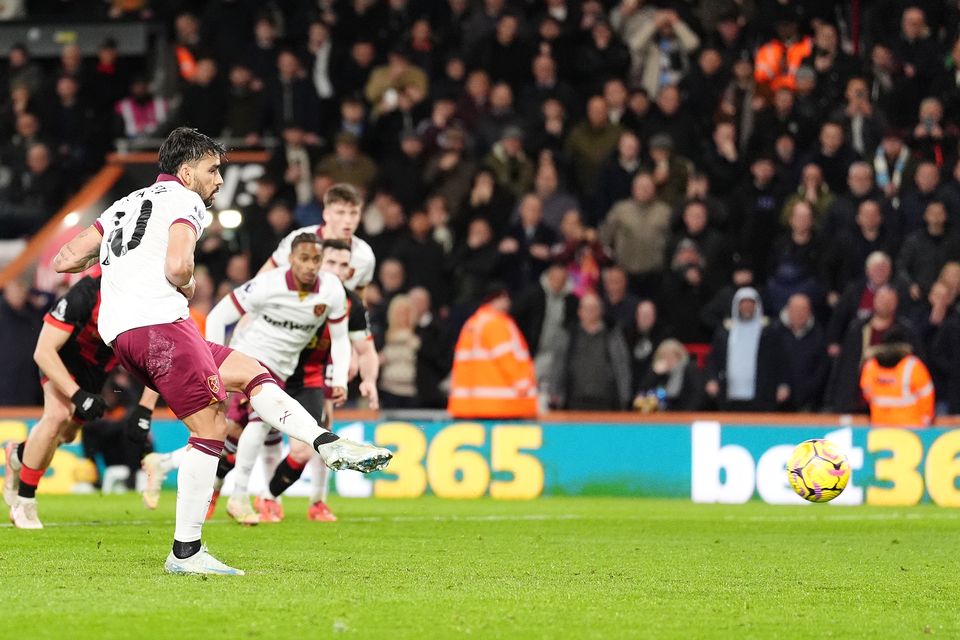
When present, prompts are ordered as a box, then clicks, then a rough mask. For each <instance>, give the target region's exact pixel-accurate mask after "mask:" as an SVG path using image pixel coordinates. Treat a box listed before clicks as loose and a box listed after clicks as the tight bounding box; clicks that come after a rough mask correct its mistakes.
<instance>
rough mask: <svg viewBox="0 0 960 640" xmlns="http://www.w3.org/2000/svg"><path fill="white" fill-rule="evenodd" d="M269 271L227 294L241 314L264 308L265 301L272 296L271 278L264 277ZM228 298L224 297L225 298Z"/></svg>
mask: <svg viewBox="0 0 960 640" xmlns="http://www.w3.org/2000/svg"><path fill="white" fill-rule="evenodd" d="M268 273H269V272H268ZM268 273H265V274H261V275H260V276H257V277H256V278H254V279H253V280H250V281H249V282H247V283H246V284H242V285H240V286H239V287H237V288H236V289H234V290H233V291H231V292H230V295H229V296H227V297H228V298H230V301H231V302H232V304H233V306H235V307H236V308H237V311H239V312H240V313H241V314H244V313H255V312H257V311H259V310H260V309H262V308H263V305H264V303H265V302H266V300H267V299H268V298H269V296H270V289H271V286H270V282H269V280H270V278H265V277H263V276H266V275H268ZM226 299H227V298H224V300H226ZM221 302H222V301H221Z"/></svg>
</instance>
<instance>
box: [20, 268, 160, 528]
mask: <svg viewBox="0 0 960 640" xmlns="http://www.w3.org/2000/svg"><path fill="white" fill-rule="evenodd" d="M99 317H100V277H99V276H97V277H90V276H88V277H86V278H83V279H82V280H80V281H79V282H77V283H76V284H75V285H74V286H73V287H72V288H71V289H70V290H69V291H67V293H66V294H65V295H64V296H63V297H62V298H60V299H59V300H58V301H57V303H56V304H55V305H54V306H53V309H52V310H51V311H50V312H49V313H47V315H46V316H44V318H43V320H44V324H43V328H42V329H41V330H40V336H39V338H38V339H37V346H36V349H35V350H34V354H33V359H34V360H35V361H36V363H37V366H39V367H40V372H41V378H40V385H41V386H42V387H43V415H42V416H41V417H40V421H39V422H37V424H36V425H35V426H34V428H33V430H32V431H30V435H29V436H28V437H27V439H26V441H24V442H21V443H19V444H16V443H13V442H11V443H8V444H7V445H6V460H7V462H6V464H7V469H6V472H5V475H4V488H3V497H4V500H6V502H7V504H8V505H9V506H10V519H11V520H12V521H13V524H14V525H15V526H16V527H17V528H20V529H41V528H43V525H42V524H41V523H40V520H39V519H38V518H37V503H36V492H37V485H38V484H39V483H40V478H42V477H43V474H44V473H45V472H46V470H47V467H48V466H49V465H50V461H51V460H52V459H53V454H54V452H55V451H56V449H57V446H58V445H59V444H60V443H61V442H72V441H73V439H74V437H75V436H76V432H77V428H78V427H79V426H80V425H82V424H83V423H84V422H86V421H89V420H95V419H97V418H99V417H100V416H101V415H103V412H104V411H105V410H106V408H107V403H106V401H104V399H103V397H102V396H101V395H100V392H101V391H102V389H103V385H104V383H105V382H106V379H107V375H108V374H109V372H110V370H111V369H113V368H114V367H115V366H116V364H117V359H116V357H115V356H114V354H113V349H111V348H110V347H108V346H107V345H106V344H104V342H103V340H102V339H101V338H100V333H99V331H98V327H97V323H98V320H99ZM157 397H158V396H157V394H156V393H154V392H153V391H150V390H145V391H144V394H143V396H142V397H141V399H140V405H139V406H138V407H137V408H136V409H135V410H134V411H133V412H132V414H131V416H130V417H129V418H128V423H127V426H128V429H127V433H128V436H129V437H130V438H131V439H134V440H139V441H143V440H146V437H147V434H148V433H149V429H150V418H151V416H152V412H153V408H154V406H155V405H156V402H157Z"/></svg>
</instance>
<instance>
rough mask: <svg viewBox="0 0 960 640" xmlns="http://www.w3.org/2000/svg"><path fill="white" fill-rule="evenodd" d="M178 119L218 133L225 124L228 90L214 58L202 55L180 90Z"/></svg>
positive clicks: (206, 130) (194, 126)
mask: <svg viewBox="0 0 960 640" xmlns="http://www.w3.org/2000/svg"><path fill="white" fill-rule="evenodd" d="M182 96H183V99H182V102H181V104H180V111H179V113H178V116H179V117H178V119H179V121H180V122H181V123H182V124H184V125H188V126H191V127H193V128H195V129H198V130H200V132H202V133H205V134H207V135H213V136H217V135H220V133H221V132H222V131H223V129H224V126H225V125H226V111H227V106H228V105H227V91H226V87H225V86H224V83H223V80H222V78H221V77H220V74H219V70H218V69H217V63H216V62H215V61H214V60H213V58H208V57H201V58H199V59H197V61H196V65H195V67H194V70H193V72H192V73H191V74H190V77H189V78H188V79H187V80H186V87H185V88H184V89H183V91H182Z"/></svg>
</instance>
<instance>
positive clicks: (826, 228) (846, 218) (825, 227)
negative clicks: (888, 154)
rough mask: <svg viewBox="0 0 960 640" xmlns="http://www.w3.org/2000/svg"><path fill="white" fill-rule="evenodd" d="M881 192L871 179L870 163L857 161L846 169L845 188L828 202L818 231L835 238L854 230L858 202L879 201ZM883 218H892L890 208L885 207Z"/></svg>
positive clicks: (881, 198)
mask: <svg viewBox="0 0 960 640" xmlns="http://www.w3.org/2000/svg"><path fill="white" fill-rule="evenodd" d="M884 197H885V196H884V194H883V192H882V191H881V190H880V189H879V188H877V186H876V185H875V184H874V181H873V170H872V169H871V167H870V164H869V163H867V162H863V161H857V162H854V163H853V164H851V165H850V168H849V169H847V188H846V190H845V191H844V192H843V193H841V194H838V195H837V197H836V198H835V199H834V201H833V202H832V203H831V204H830V208H829V209H827V212H826V214H825V215H824V217H823V219H822V220H821V222H820V231H821V232H822V233H823V236H824V237H825V238H827V239H831V238H833V239H836V238H837V237H838V235H840V234H844V233H850V232H854V231H856V217H857V212H858V209H859V207H860V204H861V203H863V201H864V200H868V199H869V200H875V201H877V202H881V201H882V200H883V199H884ZM885 209H886V211H883V212H882V213H883V214H884V215H883V217H884V218H888V219H889V218H892V215H893V210H892V208H889V207H885Z"/></svg>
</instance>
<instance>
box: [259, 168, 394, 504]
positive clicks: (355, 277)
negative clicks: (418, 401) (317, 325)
mask: <svg viewBox="0 0 960 640" xmlns="http://www.w3.org/2000/svg"><path fill="white" fill-rule="evenodd" d="M362 206H363V201H362V199H361V198H360V194H359V193H358V192H357V190H356V188H355V187H353V185H350V184H347V183H338V184H335V185H333V186H331V187H330V188H329V189H327V192H326V193H325V194H324V196H323V222H324V224H323V225H322V226H320V225H311V226H307V227H303V228H301V229H297V230H295V231H293V232H291V233H290V234H288V235H287V237H285V238H284V239H283V240H282V241H281V242H280V245H279V246H278V247H277V250H276V251H274V253H273V255H272V256H271V257H270V258H269V259H268V260H267V261H266V263H264V265H263V266H262V267H261V268H260V273H263V272H265V271H269V270H270V269H274V268H277V267H282V266H285V264H286V260H287V258H286V256H288V255H289V250H288V249H289V242H290V240H292V239H293V237H294V236H295V235H296V234H297V233H299V232H301V231H314V232H316V233H317V234H318V235H320V237H322V238H338V239H340V240H347V241H349V242H350V270H349V272H348V273H347V274H346V277H345V278H344V279H343V286H344V287H346V288H347V289H349V290H352V291H356V292H357V293H358V294H359V295H360V297H361V298H362V296H363V290H364V288H365V287H366V286H367V285H368V284H370V282H371V281H372V280H373V276H374V272H375V270H376V264H377V260H376V256H375V255H374V253H373V249H371V248H370V245H369V244H367V242H366V241H364V240H362V239H360V238H358V237H357V236H356V235H355V233H356V231H357V229H358V228H359V226H360V217H361V211H362ZM307 355H309V354H305V356H307ZM370 356H372V358H373V359H374V360H376V358H377V355H376V351H375V350H370V353H368V354H363V355H360V354H358V361H359V368H360V370H361V371H363V370H364V369H366V370H367V372H368V374H369V375H368V376H367V377H368V378H369V379H370V380H372V381H373V392H372V393H371V392H370V390H369V389H370V385H364V384H361V387H360V391H361V394H362V395H363V396H364V397H366V398H367V399H368V400H369V401H370V408H371V409H378V408H379V399H377V398H376V397H374V395H375V394H376V371H375V370H374V366H377V367H378V366H379V360H377V361H376V362H371V361H370V360H371V357H370ZM365 365H366V366H365ZM361 377H363V376H361ZM291 395H293V397H295V398H297V401H298V402H300V403H301V404H303V406H304V407H305V408H306V409H307V410H308V411H310V413H311V414H312V415H314V416H315V417H317V418H318V419H322V423H323V424H324V425H326V426H327V427H328V428H330V427H331V425H332V424H333V411H332V406H331V403H330V402H329V401H326V400H325V399H324V395H325V394H324V389H323V385H322V384H319V385H315V384H313V383H311V382H309V381H308V382H307V383H305V384H304V385H303V387H302V388H301V389H299V390H297V391H294V392H292V394H291ZM293 446H295V445H293V444H291V447H293ZM273 457H276V456H273ZM308 465H309V466H310V473H309V475H310V478H311V479H312V484H311V488H312V491H311V495H310V508H309V511H308V513H307V517H308V518H309V519H311V520H317V521H322V522H329V521H333V520H336V517H335V516H334V515H333V513H332V512H331V511H330V508H329V507H328V506H327V504H326V502H327V492H328V487H329V469H328V468H327V467H326V466H325V465H323V464H321V463H320V462H319V460H317V459H316V458H315V457H314V459H312V460H311V461H310V462H309V463H308ZM266 471H267V475H268V476H269V475H270V474H271V473H273V469H271V468H270V466H269V465H267V466H266Z"/></svg>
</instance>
